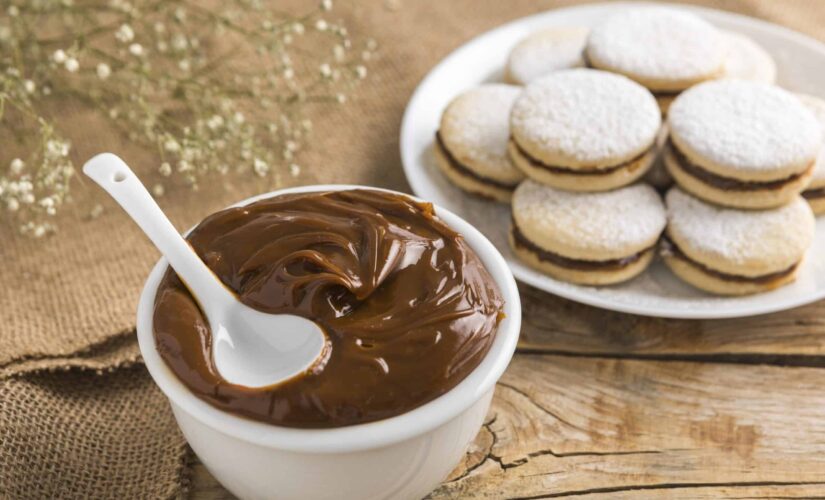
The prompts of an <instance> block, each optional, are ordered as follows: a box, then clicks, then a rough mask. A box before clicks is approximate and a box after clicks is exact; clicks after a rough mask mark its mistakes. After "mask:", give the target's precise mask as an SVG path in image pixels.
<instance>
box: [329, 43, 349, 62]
mask: <svg viewBox="0 0 825 500" xmlns="http://www.w3.org/2000/svg"><path fill="white" fill-rule="evenodd" d="M332 55H333V56H335V60H336V61H343V60H344V56H346V55H347V50H346V49H345V48H344V46H343V45H341V44H337V45H335V47H333V48H332Z"/></svg>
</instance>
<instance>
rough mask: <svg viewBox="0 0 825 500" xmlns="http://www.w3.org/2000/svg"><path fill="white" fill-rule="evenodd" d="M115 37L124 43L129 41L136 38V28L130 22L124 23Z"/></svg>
mask: <svg viewBox="0 0 825 500" xmlns="http://www.w3.org/2000/svg"><path fill="white" fill-rule="evenodd" d="M115 38H117V39H118V40H119V41H121V42H123V43H129V42H131V41H132V40H134V39H135V30H133V29H132V27H131V26H129V25H128V24H122V25H121V26H120V28H118V30H117V31H116V32H115Z"/></svg>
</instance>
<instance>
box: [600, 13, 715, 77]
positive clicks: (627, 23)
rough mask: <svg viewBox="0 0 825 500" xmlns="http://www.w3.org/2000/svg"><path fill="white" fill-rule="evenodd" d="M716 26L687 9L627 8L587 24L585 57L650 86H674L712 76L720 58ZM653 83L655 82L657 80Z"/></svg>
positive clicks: (601, 66) (602, 66)
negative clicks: (588, 31) (591, 28)
mask: <svg viewBox="0 0 825 500" xmlns="http://www.w3.org/2000/svg"><path fill="white" fill-rule="evenodd" d="M722 47H723V42H722V36H721V33H720V31H719V30H717V29H716V28H715V27H713V26H712V25H711V24H709V23H707V22H705V21H704V20H702V19H701V18H699V17H697V16H695V15H693V14H690V13H688V12H684V11H680V10H676V9H667V8H647V9H631V10H629V11H627V12H625V13H622V14H618V15H615V16H613V17H610V18H609V19H608V20H607V21H605V22H604V23H602V24H601V25H599V26H597V27H595V28H593V31H592V32H591V34H590V38H589V39H588V42H587V55H588V58H589V59H590V62H591V63H592V64H593V66H595V67H597V68H604V69H609V70H612V71H616V72H619V73H622V74H624V75H627V76H629V77H631V78H633V79H636V80H639V81H642V82H644V83H645V84H646V85H648V86H650V87H651V88H654V89H656V90H680V88H675V87H674V85H675V86H676V87H681V88H684V86H680V85H679V83H680V82H683V81H686V82H688V85H689V84H690V83H693V82H696V81H702V80H705V79H707V78H710V77H712V76H714V75H715V74H718V73H719V72H720V71H721V68H722V63H723V61H724V55H725V53H724V50H722ZM657 83H658V84H657Z"/></svg>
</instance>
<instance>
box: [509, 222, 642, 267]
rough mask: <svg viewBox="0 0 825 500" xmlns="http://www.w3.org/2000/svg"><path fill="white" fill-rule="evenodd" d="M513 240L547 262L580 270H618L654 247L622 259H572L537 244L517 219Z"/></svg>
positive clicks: (514, 224) (514, 225)
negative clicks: (524, 231) (522, 230)
mask: <svg viewBox="0 0 825 500" xmlns="http://www.w3.org/2000/svg"><path fill="white" fill-rule="evenodd" d="M512 233H513V241H514V242H515V243H516V245H517V246H519V247H521V248H524V249H525V250H528V251H530V252H532V253H534V254H536V256H538V258H539V260H543V261H546V262H550V263H552V264H555V265H557V266H560V267H564V268H567V269H576V270H579V271H617V270H619V269H623V268H625V267H627V266H629V265H630V264H633V263H634V262H638V260H639V259H641V258H642V256H643V255H644V254H645V253H647V252H649V251H651V250H652V249H653V247H651V248H646V249H644V250H642V251H641V252H638V253H634V254H633V255H629V256H627V257H622V258H621V259H610V260H582V259H571V258H570V257H565V256H563V255H559V254H557V253H553V252H548V251H547V250H545V249H543V248H541V247H540V246H538V245H536V244H535V243H533V242H532V241H530V240H529V239H527V237H526V236H524V233H522V232H521V230H520V229H519V228H518V226H517V225H516V223H515V221H513V229H512Z"/></svg>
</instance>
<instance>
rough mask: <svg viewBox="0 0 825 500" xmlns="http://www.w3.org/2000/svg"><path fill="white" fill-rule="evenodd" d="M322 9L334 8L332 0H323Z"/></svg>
mask: <svg viewBox="0 0 825 500" xmlns="http://www.w3.org/2000/svg"><path fill="white" fill-rule="evenodd" d="M321 10H332V0H322V1H321Z"/></svg>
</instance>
